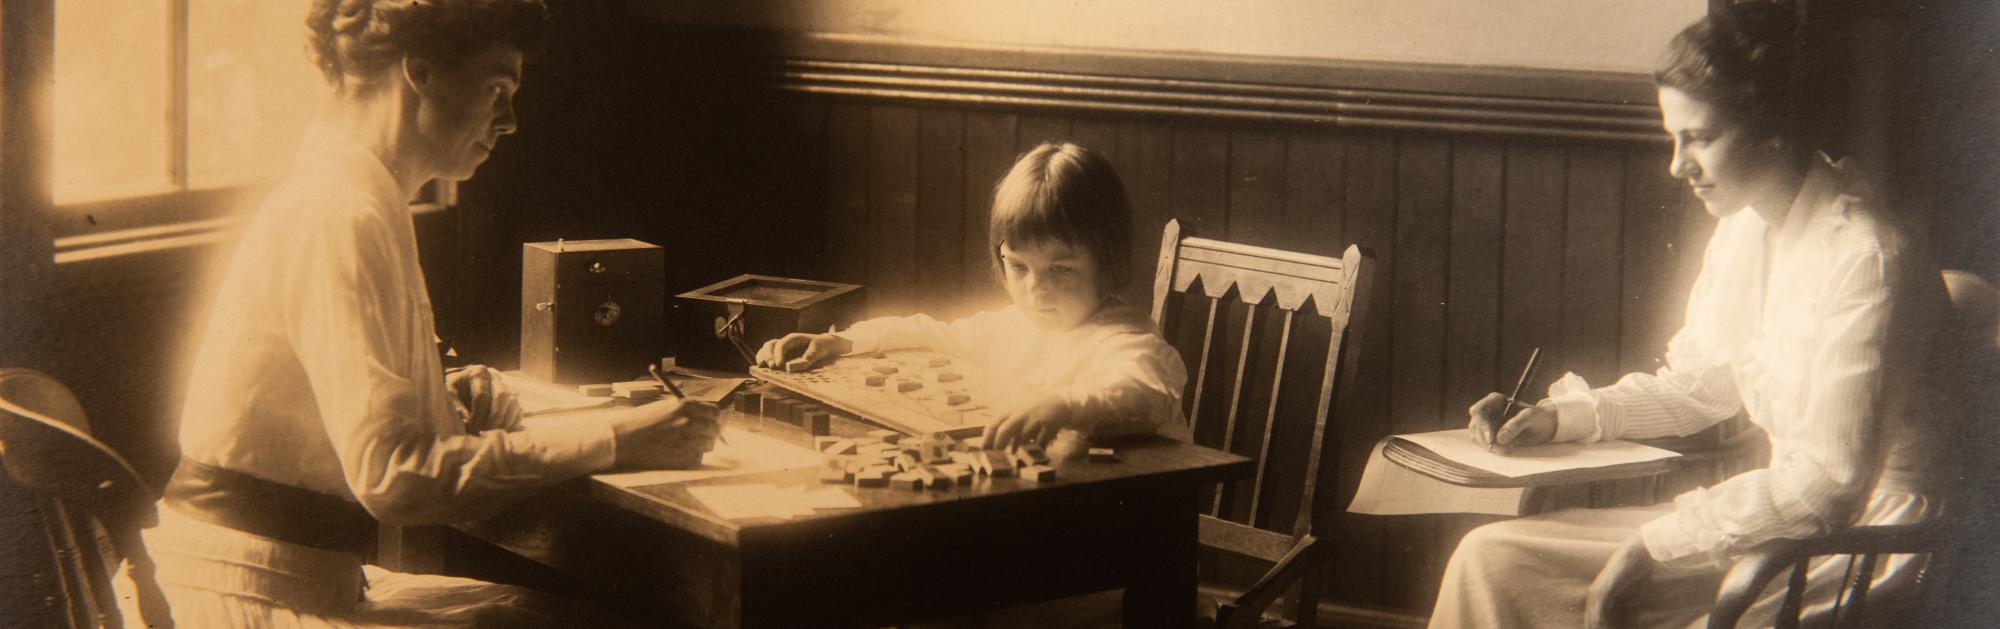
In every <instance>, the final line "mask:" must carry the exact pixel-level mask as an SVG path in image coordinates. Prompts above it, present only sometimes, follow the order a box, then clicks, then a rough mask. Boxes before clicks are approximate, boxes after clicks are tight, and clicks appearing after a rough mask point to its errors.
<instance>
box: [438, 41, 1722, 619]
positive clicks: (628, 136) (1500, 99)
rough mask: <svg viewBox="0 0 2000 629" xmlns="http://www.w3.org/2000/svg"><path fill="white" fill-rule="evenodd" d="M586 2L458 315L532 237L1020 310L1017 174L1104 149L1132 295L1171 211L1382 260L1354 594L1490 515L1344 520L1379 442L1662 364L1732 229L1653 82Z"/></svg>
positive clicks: (889, 309)
mask: <svg viewBox="0 0 2000 629" xmlns="http://www.w3.org/2000/svg"><path fill="white" fill-rule="evenodd" d="M586 6H595V5H586ZM571 10H574V11H581V12H583V13H596V12H602V13H605V15H598V16H594V17H593V16H591V15H574V16H566V17H567V18H570V20H569V21H568V22H567V23H568V24H570V26H567V27H563V28H576V29H587V30H586V31H583V32H588V33H589V34H590V37H589V38H587V41H578V42H577V43H576V44H575V45H573V46H570V47H567V48H563V49H555V50H552V55H551V58H549V59H548V60H547V61H546V62H545V64H544V65H543V66H542V68H541V69H539V70H535V69H531V73H533V74H534V76H531V77H530V83H531V84H534V85H537V86H539V87H540V88H541V90H542V91H540V92H537V91H535V90H533V89H531V90H528V91H524V92H523V99H524V100H523V101H522V104H521V105H520V110H521V116H522V129H523V130H522V133H521V134H520V135H518V136H516V137H515V138H512V139H510V142H511V143H512V145H511V146H510V147H509V148H508V149H506V150H503V151H502V152H501V153H500V154H498V155H496V156H495V158H494V160H493V161H492V163H489V164H488V165H487V166H486V167H485V168H483V169H482V172H481V176H480V178H479V179H477V180H475V181H473V182H471V183H470V184H468V185H467V186H466V187H465V188H464V193H463V196H462V199H463V200H464V204H465V206H466V208H465V209H466V210H467V211H466V212H464V213H462V214H460V216H461V218H459V219H456V220H458V221H460V222H462V223H465V224H468V225H471V226H472V227H464V226H461V227H459V228H457V229H456V231H455V232H454V233H456V234H457V237H458V238H461V239H469V241H468V242H467V243H464V244H461V245H459V246H460V247H461V248H462V249H461V251H462V252H463V253H462V255H468V256H473V257H484V258H486V259H488V260H492V261H493V262H494V263H493V264H485V263H478V264H474V265H471V266H472V267H476V268H466V269H463V271H462V272H463V273H464V275H462V276H460V277H461V279H462V280H463V282H464V285H465V286H469V287H479V288H477V289H476V290H474V291H472V294H473V295H477V296H478V297H477V299H476V300H474V299H473V298H471V297H468V298H467V299H466V300H463V301H464V302H465V303H463V304H461V307H465V308H468V310H469V311H471V312H481V313H494V312H497V311H494V310H491V309H488V308H485V307H482V306H479V305H477V304H476V303H473V302H474V301H483V302H488V303H501V304H504V303H512V302H510V299H517V298H518V297H511V298H510V297H508V295H509V292H510V291H511V290H517V289H515V288H514V286H515V285H517V283H518V280H519V271H518V267H517V266H512V265H517V264H518V262H515V261H512V260H509V258H510V257H517V256H518V253H517V252H518V249H519V244H518V243H520V242H523V241H529V240H553V239H555V238H556V237H567V238H584V237H633V238H639V239H642V240H648V241H649V242H655V243H657V244H661V245H663V246H665V247H666V248H667V252H668V253H667V258H668V267H669V270H668V282H669V284H670V285H669V286H668V287H667V288H668V291H669V292H678V291H681V290H686V289H690V288H694V287H698V286H701V285H704V284H706V283H709V282H713V281H716V280H719V279H723V278H726V277H729V276H733V275H735V274H738V273H743V272H757V273H767V274H775V275H793V276H797V277H806V278H812V279H821V280H831V281H840V282H852V283H859V284H864V285H866V286H867V290H868V295H869V296H868V300H869V309H870V311H871V312H872V313H874V314H888V313H907V312H911V311H926V312H930V313H932V314H934V315H937V316H940V317H946V316H956V315H961V314H966V313H968V312H970V311H972V310H975V309H978V308H986V307H992V306H995V305H998V304H1003V303H1005V296H1004V295H1003V294H1001V293H1000V291H999V290H998V289H997V286H996V284H995V282H994V281H993V277H994V275H993V265H992V262H991V261H990V260H989V254H988V253H987V251H986V239H985V219H986V212H987V208H988V205H989V204H990V199H991V195H992V190H993V185H994V183H995V182H996V181H997V180H998V179H999V177H1000V176H1001V174H1002V173H1004V172H1005V171H1006V169H1007V168H1008V166H1009V165H1010V164H1011V163H1012V161H1013V159H1014V158H1015V156H1017V155H1018V154H1020V152H1022V151H1023V150H1025V149H1027V148H1028V147H1030V146H1032V145H1033V144H1034V143H1036V142H1039V141H1043V140H1068V141H1073V142H1077V143H1080V144H1083V145H1086V146H1089V147H1092V148H1094V149H1097V150H1100V151H1102V152H1104V153H1105V154H1106V155H1108V156H1109V157H1110V159H1111V161H1112V162H1113V163H1114V164H1115V165H1116V166H1117V168H1118V170H1119V172H1120V174H1121V176H1122V177H1123V178H1124V180H1125V183H1126V185H1127V188H1128V190H1129V192H1130V196H1131V198H1132V199H1133V203H1134V205H1135V207H1134V210H1135V212H1136V214H1137V220H1136V222H1135V225H1134V227H1133V229H1134V230H1135V233H1134V238H1133V240H1134V242H1135V243H1141V244H1140V245H1139V247H1138V248H1139V249H1140V250H1138V251H1133V252H1132V262H1133V265H1134V269H1135V271H1136V275H1137V277H1135V278H1134V281H1133V282H1131V283H1130V285H1129V286H1128V287H1127V288H1126V289H1125V290H1124V291H1123V293H1124V294H1125V296H1126V297H1127V298H1129V299H1132V300H1134V301H1135V302H1136V303H1148V299H1149V297H1150V296H1149V295H1148V294H1146V293H1147V291H1148V290H1150V287H1149V286H1148V285H1147V282H1146V281H1144V280H1145V278H1146V277H1148V276H1149V275H1150V272H1151V268H1152V264H1153V259H1154V256H1155V253H1156V252H1155V251H1153V244H1152V243H1156V242H1158V236H1157V235H1158V234H1159V233H1160V229H1161V228H1162V226H1163V225H1164V224H1165V222H1166V221H1167V220H1168V219H1179V220H1180V221H1181V223H1182V225H1184V226H1185V227H1186V228H1187V229H1188V231H1189V232H1190V233H1192V234H1194V235H1201V236H1206V237H1212V238H1220V239H1226V240H1232V241H1239V242H1244V243H1248V244H1253V245H1262V246H1270V247H1278V248H1284V249H1291V250H1297V251H1302V252H1308V253H1314V254H1320V255H1338V254H1339V252H1340V251H1341V250H1342V249H1344V248H1345V247H1346V246H1347V245H1348V244H1350V243H1355V244H1360V245H1362V246H1364V247H1366V248H1368V249H1369V250H1371V251H1372V252H1373V254H1374V256H1375V259H1376V261H1377V264H1378V267H1377V270H1376V274H1375V282H1374V288H1373V290H1372V291H1371V294H1369V295H1367V296H1365V299H1368V300H1370V302H1371V307H1370V313H1371V316H1370V318H1369V319H1368V320H1367V321H1366V322H1364V326H1365V330H1364V334H1363V337H1364V339H1365V340H1364V342H1363V345H1362V346H1361V348H1360V351H1361V352H1362V358H1361V363H1360V368H1359V369H1358V370H1357V373H1355V374H1353V375H1354V377H1357V378H1360V379H1361V381H1360V382H1359V383H1358V384H1360V385H1361V386H1359V387H1357V388H1356V390H1357V391H1359V392H1360V393H1359V394H1358V395H1357V396H1355V399H1349V400H1342V401H1341V402H1340V404H1339V405H1338V406H1337V407H1336V413H1337V415H1336V417H1335V418H1334V422H1335V423H1336V424H1337V425H1338V426H1339V430H1338V433H1339V434H1338V435H1336V439H1333V440H1331V441H1330V443H1332V444H1335V445H1333V446H1330V447H1331V448H1333V449H1335V450H1336V451H1334V452H1329V454H1331V455H1333V456H1337V457H1338V459H1337V461H1338V464H1337V465H1335V466H1329V467H1328V468H1327V469H1328V470H1329V472H1328V477H1327V478H1325V479H1323V481H1322V486H1331V487H1336V488H1337V490H1336V491H1337V494H1338V495H1337V496H1336V499H1335V500H1333V501H1331V502H1330V503H1329V505H1330V508H1329V509H1327V511H1329V513H1325V514H1322V516H1321V517H1320V518H1318V520H1319V521H1323V522H1328V523H1329V524H1330V526H1331V527H1332V528H1333V530H1334V533H1333V535H1334V536H1335V537H1336V538H1337V539H1339V540H1341V541H1342V545H1341V553H1342V555H1341V557H1339V558H1338V559H1337V560H1336V565H1335V567H1334V568H1333V574H1332V575H1330V576H1331V577H1332V578H1333V583H1332V585H1333V587H1331V588H1330V590H1329V591H1331V592H1333V593H1335V594H1334V596H1335V597H1336V598H1337V599H1338V600H1339V601H1340V602H1342V603H1346V604H1352V605H1361V606H1369V607H1376V608H1388V609H1395V610H1402V611H1408V612H1412V613H1422V612H1424V611H1426V610H1428V608H1429V606H1430V604H1431V601H1432V598H1433V597H1434V595H1435V590H1436V587H1437V580H1438V577H1439V576H1440V573H1441V571H1442V566H1443V563H1444V560H1445V559H1446V557H1447V556H1448V555H1449V553H1450V551H1451V549H1452V547H1453V546H1454V545H1455V544H1456V541H1457V539H1458V537H1459V536H1460V535H1462V534H1463V531H1464V530H1465V529H1467V528H1468V527H1470V526H1471V525H1474V524H1477V523H1478V522H1480V521H1483V520H1482V519H1480V518H1473V517H1412V518H1398V519H1394V520H1390V519H1384V518H1377V517H1370V516H1349V515H1344V514H1341V513H1338V511H1340V510H1341V508H1342V507H1344V506H1345V504H1346V502H1347V500H1348V497H1349V496H1350V495H1351V494H1352V492H1353V489H1354V486H1355V484H1356V482H1357V481H1358V478H1359V473H1360V469H1361V465H1362V463H1363V460H1364V459H1363V457H1364V456H1365V455H1366V453H1367V451H1368V448H1369V447H1370V446H1371V445H1372V444H1373V443H1374V442H1375V441H1376V440H1377V439H1379V438H1381V437H1382V436H1384V435H1386V434H1389V433H1391V432H1402V431H1419V430H1434V429H1439V428H1444V427H1449V426H1455V425H1461V424H1462V422H1463V419H1462V418H1463V416H1464V411H1463V410H1462V409H1464V408H1465V407H1466V406H1467V405H1469V404H1470V403H1471V402H1472V401H1473V400H1475V399H1477V397H1478V396H1479V395H1481V394H1483V393H1484V392H1487V391H1493V390H1499V389H1501V388H1503V387H1505V386H1508V385H1509V384H1511V381H1512V379H1513V378H1514V376H1515V375H1516V373H1518V372H1517V370H1518V369H1519V368H1520V365H1521V362H1522V361H1524V360H1525V359H1526V356H1527V354H1528V352H1529V350H1530V349H1531V348H1533V347H1541V348H1543V351H1544V352H1545V353H1546V354H1547V355H1546V356H1545V358H1547V359H1549V360H1548V361H1547V363H1546V364H1547V365H1548V366H1550V367H1552V368H1551V369H1549V370H1548V371H1546V372H1545V374H1547V375H1546V376H1545V377H1544V379H1543V382H1542V383H1539V384H1541V385H1545V384H1546V382H1547V381H1548V380H1550V379H1552V378H1553V377H1554V376H1555V375H1556V374H1559V373H1560V369H1555V368H1556V367H1560V368H1565V369H1573V370H1576V371H1578V372H1579V373H1581V374H1583V375H1584V376H1585V377H1587V378H1590V379H1592V380H1593V381H1606V380H1608V379H1610V378H1612V377H1613V376H1615V375H1616V374H1617V373H1618V372H1619V371H1620V370H1629V369H1636V368H1646V367H1650V366H1651V365H1653V364H1655V363H1656V362H1657V359H1658V356H1659V355H1660V353H1661V352H1662V350H1663V349H1664V347H1665V344H1666V339H1667V337H1668V335H1670V334H1671V332H1672V329H1673V327H1674V326H1676V325H1678V323H1679V319H1680V302H1681V300H1682V299H1683V298H1684V295H1685V291H1686V287H1687V285H1688V284H1689V283H1690V281H1691V279H1692V278H1691V276H1689V274H1688V272H1689V270H1691V269H1692V268H1693V266H1694V264H1695V263H1696V262H1697V260H1696V258H1697V257H1698V255H1699V251H1700V248H1701V246H1702V243H1703V239H1704V236H1705V230H1706V229H1707V227H1708V225H1711V224H1712V221H1710V220H1709V219H1708V218H1707V217H1706V215H1704V214H1702V213H1701V211H1700V209H1699V207H1698V205H1694V204H1691V203H1690V202H1689V201H1690V199H1689V198H1688V197H1687V196H1686V195H1685V194H1684V193H1683V189H1682V188H1681V187H1680V186H1678V185H1677V184H1676V183H1675V182H1674V181H1672V180H1671V179H1670V178H1668V177H1667V175H1666V159H1667V147H1666V142H1665V139H1664V136H1663V135H1662V134H1660V133H1659V132H1658V131H1657V127H1658V122H1657V116H1658V113H1657V111H1656V110H1655V108H1654V107H1653V106H1652V104H1651V98H1652V91H1651V88H1650V87H1649V86H1648V85H1647V84H1646V83H1645V81H1644V79H1643V78H1639V77H1634V76H1625V75H1596V74H1580V73H1559V72H1536V71H1518V70H1498V69H1464V68H1434V67H1423V66H1408V65H1386V64H1359V63H1336V62H1324V61H1311V62H1294V61H1285V60H1271V59H1242V58H1227V57H1214V56H1201V55H1139V54H1123V53H1104V52H1096V53H1091V52H1077V51H1032V50H1030V51H1018V50H995V49H984V48H981V49H970V48H955V47H948V46H925V45H915V44H909V43H895V42H883V41H880V40H863V39H840V38H813V37H794V36H775V35H769V34H746V33H741V32H722V31H715V30H708V29H696V28H688V27H680V26H666V25H658V24H651V25H647V24H640V23H638V22H635V21H633V20H630V19H627V18H626V16H620V15H615V14H616V13H618V12H617V11H614V10H609V9H595V8H592V9H585V8H572V9H571ZM592 20H598V21H602V22H604V23H603V24H599V25H596V26H591V25H589V24H591V23H592ZM559 23H562V22H559ZM579 24H584V25H583V26H579ZM600 26H601V28H600ZM536 81H540V82H539V83H536ZM649 82H650V83H649ZM552 208H559V210H560V211H552ZM495 217H499V218H495ZM444 231H445V232H452V230H451V229H445V230H444ZM481 243H484V244H481ZM465 247H472V248H474V249H478V248H480V247H484V249H479V250H478V251H473V250H472V249H464V248H465ZM508 247H511V251H512V252H513V253H510V250H509V248H508ZM449 307H451V306H448V305H445V304H441V305H440V306H439V308H440V310H444V309H446V308H449ZM453 318H454V317H449V316H442V315H441V317H440V319H441V325H440V328H441V329H446V328H451V327H453V326H450V325H446V321H445V320H447V319H453ZM467 319H468V320H480V321H486V323H482V324H479V325H476V326H473V327H474V328H478V327H485V328H491V330H488V333H487V334H485V335H484V336H487V337H491V338H488V339H487V340H486V341H483V342H482V341H479V340H478V339H477V337H479V336H480V335H479V334H474V335H472V336H471V337H469V338H470V340H467V341H465V344H462V345H460V347H461V348H465V347H474V348H484V349H486V350H489V351H492V352H497V355H499V356H502V358H499V359H497V360H496V359H488V362H497V363H499V364H507V363H508V362H509V359H508V358H505V356H506V355H507V354H508V353H511V347H508V343H507V342H506V341H505V338H506V336H505V334H504V333H505V332H508V331H509V330H510V329H511V328H509V327H508V326H507V325H506V324H505V321H504V320H505V319H506V316H505V313H498V314H497V315H495V314H487V315H481V316H479V317H468V318H467ZM494 322H498V323H494ZM445 333H446V334H447V336H450V335H451V331H450V330H448V329H447V330H446V331H445ZM480 353H481V352H479V351H475V352H474V354H475V355H477V354H480ZM489 355H491V354H489ZM1291 456H1301V455H1291ZM1275 464H1276V465H1279V466H1283V465H1285V462H1284V461H1278V462H1276V463H1275ZM1326 483H1333V484H1332V485H1326ZM1276 508H1280V509H1295V508H1296V505H1290V506H1279V507H1276Z"/></svg>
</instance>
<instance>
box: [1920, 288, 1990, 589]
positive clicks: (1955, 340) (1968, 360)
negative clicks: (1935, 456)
mask: <svg viewBox="0 0 2000 629" xmlns="http://www.w3.org/2000/svg"><path fill="white" fill-rule="evenodd" d="M1944 285H1945V290H1946V292H1948V293H1949V294H1950V296H1951V305H1952V314H1953V321H1952V322H1951V325H1950V326H1949V327H1947V328H1946V330H1947V331H1946V333H1947V334H1950V335H1951V336H1950V337H1948V338H1947V339H1946V342H1945V343H1944V344H1943V347H1944V349H1945V354H1946V355H1945V356H1944V359H1945V361H1946V364H1945V371H1944V372H1943V374H1944V375H1947V376H1955V378H1954V382H1955V384H1956V386H1955V387H1953V389H1952V390H1951V391H1949V392H1948V394H1947V397H1946V400H1947V404H1949V405H1950V406H1951V407H1953V408H1952V409H1951V410H1954V411H1957V412H1958V417H1957V418H1956V419H1957V420H1958V422H1959V425H1957V426H1955V427H1954V428H1953V430H1952V432H1951V433H1949V439H1948V441H1949V443H1950V445H1949V447H1950V448H1951V449H1952V451H1953V452H1954V453H1955V457H1954V459H1953V460H1952V461H1950V463H1948V465H1950V466H1951V469H1953V470H1954V473H1952V474H1947V475H1946V476H1947V477H1948V481H1947V482H1948V483H1949V485H1948V486H1947V487H1946V488H1945V501H1946V504H1945V509H1947V510H1948V511H1947V514H1948V516H1949V517H1948V520H1947V522H1948V523H1949V526H1948V527H1947V529H1946V530H1945V531H1944V533H1943V540H1942V544H1943V548H1942V550H1940V552H1939V553H1938V554H1937V555H1936V556H1934V557H1933V561H1932V565H1931V566H1930V567H1929V568H1927V569H1926V570H1925V572H1924V575H1923V576H1924V583H1923V584H1922V585H1923V593H1922V594H1923V599H1924V600H1923V604H1924V606H1925V607H1926V610H1925V611H1926V613H1928V614H1929V618H1931V619H1936V620H1939V621H1943V619H1949V618H1958V619H1972V618H1985V619H1991V618H1993V617H1994V616H1993V615H1994V614H2000V599H1996V598H1995V597H1993V596H1992V595H1991V589H1990V588H1991V587H1992V586H1994V585H1995V584H1996V583H1995V582H1994V579H1995V578H1996V577H1995V575H2000V553H1994V552H1992V551H1991V550H1990V544H1991V531H1992V527H1993V526H1994V525H1995V524H1996V523H2000V497H1996V496H1995V494H1996V490H2000V465H1995V464H1993V463H1991V461H1993V460H1994V457H2000V289H1996V288H1995V287H1994V286H1993V284H1992V283H1990V282H1988V281H1986V280H1985V279H1983V278H1981V277H1979V276H1978V275H1976V274H1973V273H1970V272H1966V271H1956V270H1948V271H1945V272H1944ZM1964 622H1965V621H1964V620H1959V621H1958V623H1959V624H1961V625H1963V624H1964ZM1974 622H1978V621H1974Z"/></svg>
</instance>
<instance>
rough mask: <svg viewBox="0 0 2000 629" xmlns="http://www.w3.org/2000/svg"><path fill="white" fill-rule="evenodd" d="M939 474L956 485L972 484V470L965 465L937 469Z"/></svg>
mask: <svg viewBox="0 0 2000 629" xmlns="http://www.w3.org/2000/svg"><path fill="white" fill-rule="evenodd" d="M937 470H938V474H939V475H940V476H944V477H945V478H949V479H951V482H952V484H954V485H970V484H972V468H969V467H966V466H963V465H945V466H940V467H938V468H937Z"/></svg>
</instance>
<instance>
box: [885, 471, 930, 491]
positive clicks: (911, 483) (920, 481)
mask: <svg viewBox="0 0 2000 629" xmlns="http://www.w3.org/2000/svg"><path fill="white" fill-rule="evenodd" d="M928 481H929V478H928V477H926V476H925V475H923V474H916V473H911V472H903V473H900V474H897V475H895V476H890V477H889V484H891V485H895V486H897V487H903V488H907V489H923V488H924V484H925V483H926V482H928Z"/></svg>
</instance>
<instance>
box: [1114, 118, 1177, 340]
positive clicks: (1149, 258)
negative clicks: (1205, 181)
mask: <svg viewBox="0 0 2000 629" xmlns="http://www.w3.org/2000/svg"><path fill="white" fill-rule="evenodd" d="M1117 129H1118V176H1119V177H1120V178H1122V179H1124V180H1125V193H1126V195H1127V196H1129V197H1130V198H1131V199H1130V200H1131V202H1132V225H1133V230H1134V231H1133V234H1132V243H1133V248H1134V249H1135V251H1133V252H1132V253H1133V261H1132V264H1133V269H1134V270H1138V271H1141V272H1139V273H1137V274H1136V277H1134V278H1133V280H1134V281H1133V282H1132V283H1131V285H1130V286H1128V287H1127V288H1126V290H1125V297H1126V299H1129V300H1131V302H1132V303H1135V304H1147V303H1152V299H1153V284H1152V282H1150V281H1147V278H1149V277H1150V274H1151V272H1152V268H1153V261H1154V260H1155V259H1157V258H1156V256H1158V255H1159V253H1160V252H1159V244H1158V243H1159V238H1160V234H1161V233H1162V230H1164V229H1165V228H1166V226H1167V220H1168V219H1172V218H1175V217H1176V216H1177V214H1176V213H1175V210H1174V207H1173V205H1172V202H1171V200H1172V197H1171V196H1170V194H1171V193H1172V184H1171V183H1169V182H1171V181H1173V130H1172V128H1171V127H1168V126H1167V125H1164V124H1160V123H1158V122H1151V121H1141V120H1134V121H1121V122H1119V123H1118V125H1117Z"/></svg>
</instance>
